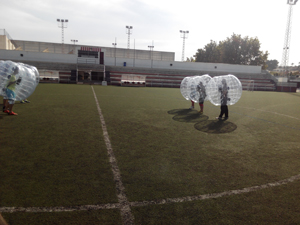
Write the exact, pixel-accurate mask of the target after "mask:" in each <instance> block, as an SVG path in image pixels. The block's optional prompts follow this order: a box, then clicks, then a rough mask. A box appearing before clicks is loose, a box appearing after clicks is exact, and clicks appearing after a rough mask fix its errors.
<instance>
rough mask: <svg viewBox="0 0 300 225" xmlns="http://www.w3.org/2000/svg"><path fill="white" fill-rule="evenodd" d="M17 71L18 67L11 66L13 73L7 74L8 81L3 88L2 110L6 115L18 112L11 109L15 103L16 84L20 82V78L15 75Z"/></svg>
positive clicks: (15, 114)
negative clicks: (3, 107)
mask: <svg viewBox="0 0 300 225" xmlns="http://www.w3.org/2000/svg"><path fill="white" fill-rule="evenodd" d="M18 73H19V68H18V67H17V66H16V67H14V68H13V73H12V74H11V75H9V76H8V81H7V84H6V89H5V94H6V96H5V99H3V105H4V106H5V109H4V111H3V112H5V113H8V115H14V116H17V115H18V114H17V113H15V112H13V111H12V108H13V106H14V104H15V100H16V94H15V90H16V85H19V84H20V82H21V78H19V79H18V80H17V78H16V75H17V74H18Z"/></svg>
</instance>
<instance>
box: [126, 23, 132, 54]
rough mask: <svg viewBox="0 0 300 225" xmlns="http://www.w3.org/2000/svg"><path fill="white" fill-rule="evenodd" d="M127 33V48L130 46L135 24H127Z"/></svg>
mask: <svg viewBox="0 0 300 225" xmlns="http://www.w3.org/2000/svg"><path fill="white" fill-rule="evenodd" d="M126 29H127V30H126V34H128V41H127V48H128V49H129V48H130V34H132V31H131V30H132V29H133V26H126Z"/></svg>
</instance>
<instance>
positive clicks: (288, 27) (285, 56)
mask: <svg viewBox="0 0 300 225" xmlns="http://www.w3.org/2000/svg"><path fill="white" fill-rule="evenodd" d="M297 1H298V0H287V4H288V5H289V9H288V18H287V24H286V30H285V35H284V45H283V52H282V60H281V66H282V68H283V74H286V75H287V76H288V71H287V67H288V64H289V51H290V41H291V31H292V26H291V24H292V14H293V6H294V5H296V3H297Z"/></svg>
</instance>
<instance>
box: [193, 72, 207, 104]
mask: <svg viewBox="0 0 300 225" xmlns="http://www.w3.org/2000/svg"><path fill="white" fill-rule="evenodd" d="M211 79H212V78H211V77H210V76H209V75H208V74H205V75H202V76H195V77H192V79H191V80H190V82H188V86H189V87H188V88H189V90H190V99H191V100H192V101H193V102H196V103H198V102H204V101H208V100H209V95H207V93H206V86H207V84H208V83H209V82H210V80H211Z"/></svg>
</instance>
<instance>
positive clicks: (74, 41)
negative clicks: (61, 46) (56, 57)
mask: <svg viewBox="0 0 300 225" xmlns="http://www.w3.org/2000/svg"><path fill="white" fill-rule="evenodd" d="M71 41H72V42H73V44H74V54H76V52H75V43H76V42H78V40H71Z"/></svg>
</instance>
